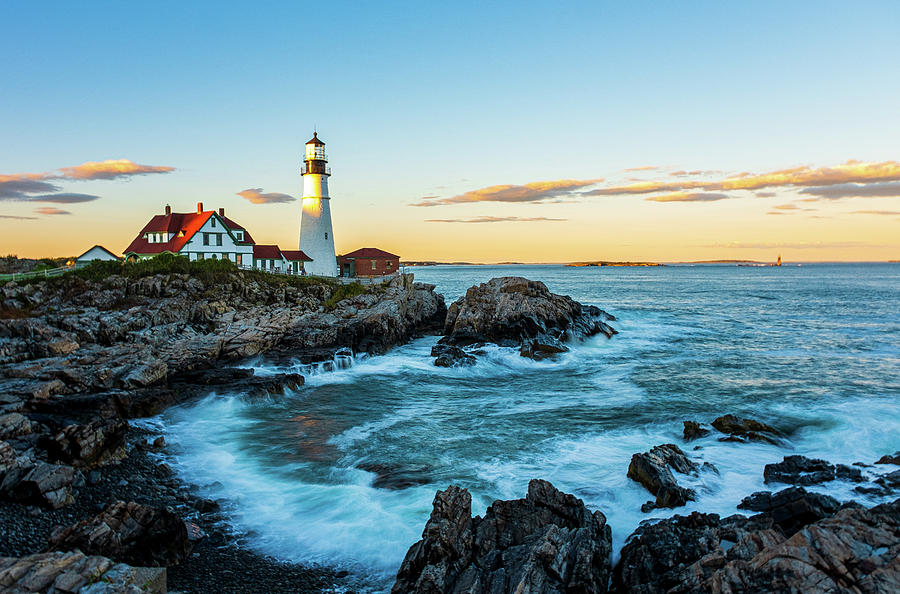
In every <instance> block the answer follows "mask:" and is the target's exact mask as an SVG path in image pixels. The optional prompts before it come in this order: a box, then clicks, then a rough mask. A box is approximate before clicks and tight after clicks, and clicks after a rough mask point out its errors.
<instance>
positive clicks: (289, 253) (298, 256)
mask: <svg viewBox="0 0 900 594" xmlns="http://www.w3.org/2000/svg"><path fill="white" fill-rule="evenodd" d="M281 253H282V255H283V256H284V259H285V260H287V261H289V262H293V261H295V260H296V261H299V262H312V261H313V259H312V258H310V257H309V256H307V255H306V254H305V253H303V251H301V250H281Z"/></svg>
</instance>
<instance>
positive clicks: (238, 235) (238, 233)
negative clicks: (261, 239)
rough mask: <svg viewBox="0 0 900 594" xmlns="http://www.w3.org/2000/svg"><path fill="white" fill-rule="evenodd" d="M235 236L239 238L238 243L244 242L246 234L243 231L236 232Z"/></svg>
mask: <svg viewBox="0 0 900 594" xmlns="http://www.w3.org/2000/svg"><path fill="white" fill-rule="evenodd" d="M234 236H235V237H237V240H238V241H244V232H243V231H235V232H234Z"/></svg>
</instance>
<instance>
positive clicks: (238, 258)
mask: <svg viewBox="0 0 900 594" xmlns="http://www.w3.org/2000/svg"><path fill="white" fill-rule="evenodd" d="M243 260H244V258H243V257H242V255H241V254H235V255H234V263H235V264H237V265H238V266H240V265H241V264H243Z"/></svg>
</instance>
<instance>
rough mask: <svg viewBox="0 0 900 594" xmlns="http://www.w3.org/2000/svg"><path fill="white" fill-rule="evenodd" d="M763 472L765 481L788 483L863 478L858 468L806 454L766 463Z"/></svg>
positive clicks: (810, 483)
mask: <svg viewBox="0 0 900 594" xmlns="http://www.w3.org/2000/svg"><path fill="white" fill-rule="evenodd" d="M763 474H764V476H765V479H766V483H786V484H789V485H816V484H819V483H825V482H828V481H833V480H836V479H843V480H849V481H853V482H861V481H862V480H863V478H862V473H861V471H860V470H859V468H854V467H852V466H847V465H845V464H832V463H830V462H827V461H825V460H819V459H813V458H807V457H806V456H785V457H784V460H782V461H781V462H777V463H775V464H766V467H765V470H764V472H763Z"/></svg>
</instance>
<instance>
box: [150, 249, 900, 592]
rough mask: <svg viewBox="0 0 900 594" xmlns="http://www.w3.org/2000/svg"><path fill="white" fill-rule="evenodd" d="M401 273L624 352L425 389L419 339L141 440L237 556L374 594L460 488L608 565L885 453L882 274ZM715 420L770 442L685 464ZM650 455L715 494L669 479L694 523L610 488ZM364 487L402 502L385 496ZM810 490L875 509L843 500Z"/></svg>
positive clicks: (508, 368)
mask: <svg viewBox="0 0 900 594" xmlns="http://www.w3.org/2000/svg"><path fill="white" fill-rule="evenodd" d="M412 271H413V272H414V273H415V275H416V280H419V281H424V282H428V283H433V284H435V285H436V286H437V290H438V291H439V292H441V293H443V294H444V296H445V297H446V299H447V303H448V305H449V304H450V303H451V302H452V301H453V300H454V299H456V298H457V297H459V296H460V295H462V294H464V292H465V290H466V288H468V287H469V286H471V285H473V284H477V283H480V282H484V281H487V280H488V279H490V278H493V277H497V276H524V277H527V278H530V279H535V280H541V281H543V282H544V283H546V284H547V286H548V287H549V289H550V290H551V291H553V292H555V293H562V294H566V295H570V296H571V297H573V298H574V299H576V300H578V301H581V302H583V303H588V304H593V305H597V306H599V307H600V308H602V309H604V310H606V311H608V312H610V313H612V314H613V315H615V316H616V318H617V321H616V322H612V323H611V325H612V326H613V327H614V328H615V329H616V330H618V331H619V334H618V335H616V336H614V337H613V338H612V339H607V338H605V337H603V336H599V337H595V338H592V339H590V340H587V341H585V342H583V343H580V344H575V345H573V346H572V350H571V351H570V352H568V353H565V354H562V355H560V356H559V357H558V358H556V359H554V360H548V361H541V362H535V361H531V360H529V359H525V358H523V357H521V356H519V354H518V352H517V351H516V350H514V349H506V348H499V347H492V348H488V349H486V353H485V354H484V355H483V356H482V357H481V358H480V359H479V361H478V364H477V365H476V366H475V367H471V368H460V369H442V368H437V367H435V366H434V365H433V364H432V359H431V357H430V356H429V352H430V350H431V347H432V345H434V344H435V343H436V342H437V337H427V338H422V339H418V340H415V341H413V342H411V343H410V344H407V345H405V346H402V347H399V348H396V349H394V350H393V351H391V352H390V353H388V354H386V355H384V356H377V357H357V358H355V359H353V360H352V361H349V360H345V361H343V362H340V363H342V364H341V365H337V366H336V369H333V370H331V369H323V368H316V369H303V370H302V371H304V374H305V375H306V376H307V382H306V385H305V386H303V387H302V388H301V389H300V390H298V391H297V392H295V393H289V394H286V395H284V396H278V397H272V398H268V399H259V398H257V399H249V398H247V397H245V396H244V395H242V394H231V393H221V394H215V393H214V394H210V395H209V396H208V397H206V398H203V399H201V400H199V401H194V402H191V403H189V404H186V405H183V406H179V407H175V408H172V409H169V410H168V411H166V412H165V413H164V414H163V415H162V416H160V417H158V418H156V419H153V420H151V422H150V424H152V425H153V426H154V427H156V428H157V429H159V430H160V431H162V432H163V433H164V434H165V435H166V439H167V441H168V443H169V444H170V446H171V448H170V449H171V454H170V460H169V462H170V464H171V465H172V466H173V468H174V469H175V470H176V472H177V473H178V474H179V476H180V477H181V478H182V479H183V480H185V481H186V482H188V483H190V484H192V485H194V486H195V488H196V490H197V491H198V492H199V493H201V494H202V495H204V496H206V497H210V498H214V499H217V500H219V501H220V502H221V504H222V507H223V512H224V514H225V516H226V517H227V521H228V523H229V525H230V526H231V527H232V528H233V529H234V530H235V532H236V533H237V534H239V535H240V538H241V540H242V542H243V543H244V544H246V545H247V546H250V547H252V548H254V549H256V550H258V551H260V552H262V553H265V554H269V555H272V556H274V557H276V558H278V559H283V560H289V561H297V562H304V563H312V564H324V565H328V566H332V567H339V568H343V569H347V570H348V571H350V572H351V573H352V574H353V575H355V576H358V579H359V580H360V583H361V585H362V586H363V587H366V586H367V587H369V588H373V589H381V588H384V587H389V586H390V583H391V581H392V577H393V575H394V573H395V572H396V570H397V568H398V567H399V565H400V562H401V561H402V559H403V556H404V554H405V553H406V550H407V549H408V548H409V546H410V545H411V544H412V543H414V542H415V541H416V540H418V539H419V538H420V536H421V532H422V529H423V527H424V525H425V522H426V520H427V519H428V516H429V514H430V512H431V502H432V499H433V498H434V494H435V491H436V490H438V489H443V488H446V486H447V485H450V484H456V485H459V486H462V487H466V488H468V489H469V490H470V491H471V492H472V495H473V508H474V509H473V512H474V513H483V512H484V510H485V509H486V507H487V506H488V505H489V504H490V503H491V502H492V501H493V500H495V499H512V498H519V497H523V496H524V495H525V492H526V487H527V484H528V481H529V479H531V478H543V479H547V480H549V481H551V482H552V483H553V484H554V485H556V486H557V487H558V488H559V489H561V490H563V491H566V492H569V493H573V494H575V495H577V496H578V497H580V498H581V499H583V500H584V501H585V503H586V504H587V505H588V506H589V507H591V508H592V509H598V510H600V511H602V512H603V513H604V514H605V515H606V517H607V520H608V522H609V524H610V525H611V527H612V530H613V539H614V547H615V549H616V554H617V552H618V549H619V548H620V547H621V546H622V544H623V543H624V541H625V539H626V538H627V536H628V535H629V534H630V533H631V532H632V531H633V530H634V529H635V528H636V527H637V526H638V524H639V523H640V522H642V521H644V520H647V519H652V518H662V517H668V516H671V515H673V514H675V513H678V514H685V513H689V512H691V511H694V510H700V511H705V512H716V513H719V514H724V515H727V514H732V513H738V512H739V511H740V510H738V509H737V508H736V505H737V504H738V503H739V502H740V501H741V499H742V498H743V497H745V496H747V495H749V494H750V493H752V492H754V491H757V490H763V489H767V490H768V489H771V487H767V486H766V485H765V484H764V483H763V467H764V466H765V465H766V464H767V463H771V462H777V461H780V460H781V459H782V458H783V457H784V456H785V455H789V454H803V455H806V456H810V457H822V458H825V459H827V460H829V461H831V462H834V463H845V464H852V463H854V462H864V463H869V464H871V463H872V462H874V461H875V460H876V459H877V458H879V457H880V456H881V455H883V454H887V453H891V452H894V451H897V450H900V399H898V396H900V306H898V304H900V265H898V264H805V265H803V266H795V265H794V266H790V265H786V266H782V267H780V268H775V267H762V268H761V267H738V266H733V265H696V266H666V267H660V268H566V267H563V266H549V265H548V266H526V265H515V266H435V267H422V268H414V269H412ZM252 366H253V367H254V368H255V369H256V371H257V373H258V374H266V373H273V372H283V371H296V370H297V369H299V368H298V367H279V368H275V367H271V366H269V365H267V364H266V363H265V362H263V361H260V362H257V363H256V364H253V365H252ZM726 413H733V414H737V415H739V416H749V417H752V418H755V419H758V420H761V421H764V422H766V423H769V424H772V425H775V426H776V427H777V428H779V429H780V430H782V431H783V432H784V433H785V434H786V435H787V436H788V438H787V441H786V443H784V444H782V445H769V444H764V443H752V444H739V443H730V442H720V441H718V440H717V438H716V435H711V436H709V437H706V438H703V439H700V440H698V441H695V442H690V443H688V444H685V443H684V442H683V440H682V438H681V433H682V421H684V420H697V421H701V422H705V423H709V422H710V421H712V420H713V419H714V418H715V417H717V416H719V415H722V414H726ZM662 443H676V444H679V445H680V446H681V447H682V448H683V449H685V451H686V452H687V453H688V454H689V455H690V456H692V457H693V458H695V459H696V460H698V461H705V462H711V463H712V464H714V465H715V466H716V467H717V468H718V471H719V472H718V474H716V473H714V472H702V473H701V474H700V476H699V477H696V478H691V477H680V476H679V477H678V478H679V481H680V482H681V483H682V484H683V485H685V486H690V487H693V488H695V489H696V490H697V494H698V497H697V501H696V502H691V503H690V504H689V505H687V506H685V507H683V508H678V509H677V510H657V511H654V512H652V513H649V514H645V513H642V512H641V511H640V506H641V504H642V503H644V502H646V501H648V500H650V499H652V496H651V495H650V494H649V493H648V492H647V491H646V490H645V489H644V488H643V487H641V486H640V485H638V484H637V483H635V482H633V481H631V480H630V479H628V478H627V477H626V471H627V468H628V463H629V460H630V458H631V455H632V454H634V453H636V452H643V451H647V450H648V449H650V448H651V447H652V446H654V445H658V444H662ZM366 469H368V470H366ZM890 469H893V467H882V470H883V471H884V470H890ZM379 473H381V474H388V475H391V476H393V477H394V478H398V477H399V478H400V479H403V480H404V481H405V484H404V485H401V486H404V487H405V488H393V489H390V488H385V485H382V484H380V482H376V479H377V478H378V475H379ZM407 485H408V486H407ZM387 486H391V485H387ZM393 486H397V485H393ZM814 489H816V490H820V491H823V492H827V493H830V494H832V495H834V496H835V497H838V498H839V499H844V500H849V499H856V500H857V501H860V502H862V503H865V504H874V503H876V502H878V501H879V500H878V499H877V498H871V497H865V496H861V495H859V494H858V493H855V492H854V491H853V485H852V484H850V483H844V482H834V483H831V484H827V485H825V486H822V487H816V488H814Z"/></svg>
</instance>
